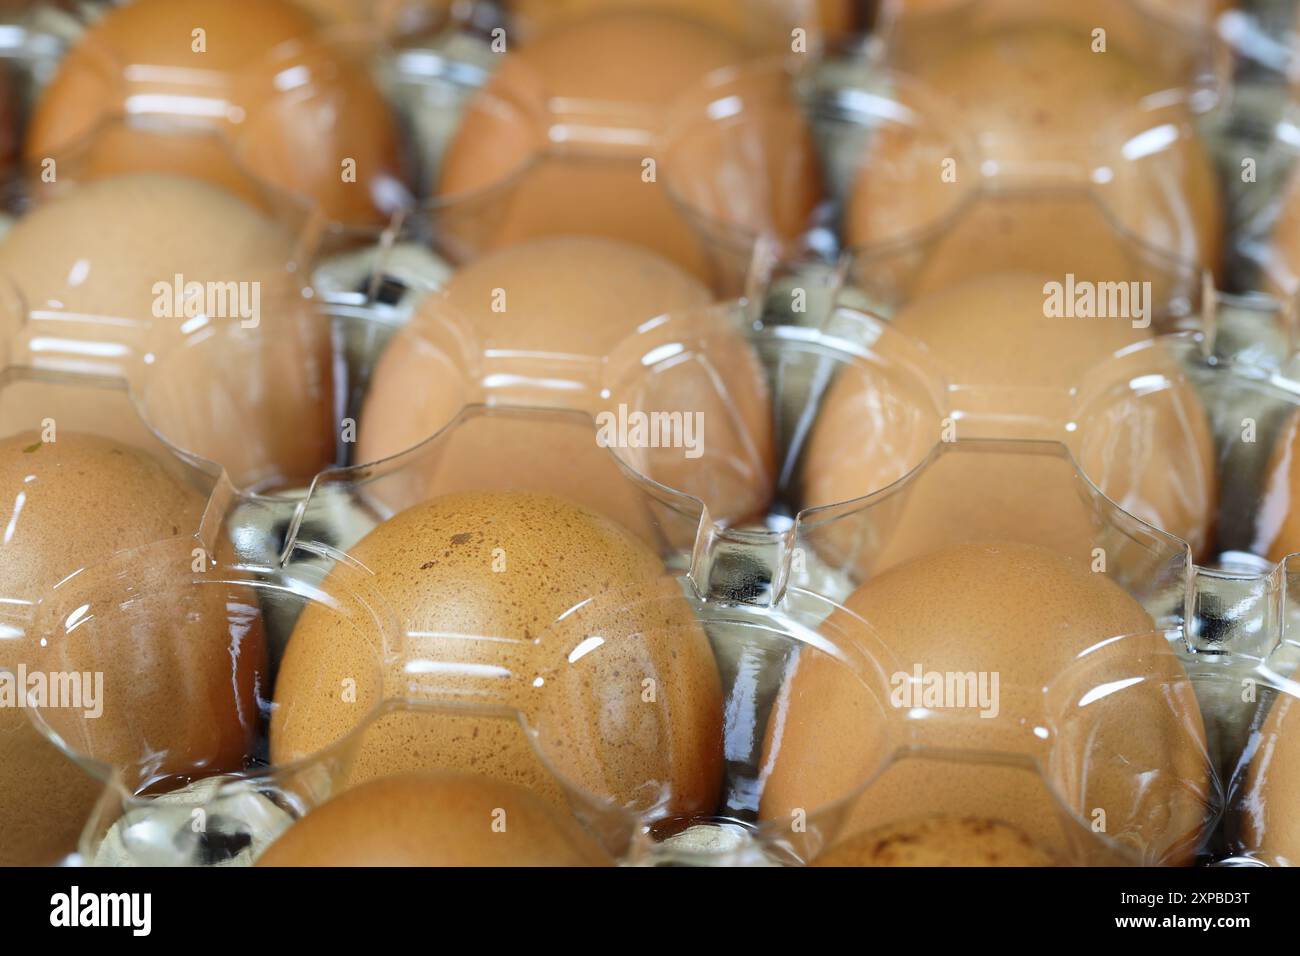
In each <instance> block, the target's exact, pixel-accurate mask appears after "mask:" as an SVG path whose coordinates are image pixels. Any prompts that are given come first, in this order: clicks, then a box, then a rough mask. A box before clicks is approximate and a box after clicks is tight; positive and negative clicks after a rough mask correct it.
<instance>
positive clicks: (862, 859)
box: [812, 815, 1057, 866]
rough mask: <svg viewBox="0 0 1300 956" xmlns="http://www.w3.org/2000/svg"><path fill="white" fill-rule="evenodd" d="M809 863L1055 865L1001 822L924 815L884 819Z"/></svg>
mask: <svg viewBox="0 0 1300 956" xmlns="http://www.w3.org/2000/svg"><path fill="white" fill-rule="evenodd" d="M812 865H813V866H1056V865H1057V863H1056V861H1055V859H1054V858H1053V857H1052V855H1051V854H1050V853H1047V852H1046V851H1044V850H1043V849H1042V848H1041V847H1038V846H1036V845H1035V844H1034V842H1033V841H1032V840H1031V839H1029V837H1027V836H1025V834H1024V832H1023V831H1021V830H1020V829H1019V828H1017V827H1013V826H1011V825H1010V824H1009V823H1003V822H1002V821H1001V820H987V819H982V818H979V817H951V816H941V815H935V816H929V817H914V818H910V819H907V820H901V821H899V822H897V823H888V824H885V825H884V826H881V827H877V828H876V829H874V830H870V831H868V832H866V833H860V834H858V835H856V836H854V837H850V838H849V839H847V840H845V841H843V842H842V843H838V844H836V845H835V846H834V847H832V848H831V849H830V850H827V851H826V852H825V853H821V854H819V855H818V856H817V858H816V859H815V860H814V861H813V864H812Z"/></svg>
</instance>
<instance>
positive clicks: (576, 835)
mask: <svg viewBox="0 0 1300 956" xmlns="http://www.w3.org/2000/svg"><path fill="white" fill-rule="evenodd" d="M257 865H258V866H609V865H611V864H610V860H609V858H608V857H607V856H606V855H605V853H604V851H603V850H601V848H600V847H599V846H598V845H597V844H596V843H595V842H594V841H593V840H592V839H591V837H590V836H588V835H587V834H586V832H584V831H583V830H582V829H581V828H580V827H579V826H578V825H577V824H576V823H575V822H574V821H573V820H572V819H571V818H569V817H566V816H561V815H560V814H557V813H555V812H554V811H553V810H552V808H550V807H548V806H547V805H546V804H545V803H543V802H542V801H541V800H539V799H537V797H536V796H534V795H533V794H531V793H529V792H528V791H527V790H525V789H523V788H522V787H516V786H513V785H512V784H508V783H502V782H501V781H497V780H489V779H487V778H484V777H477V776H472V775H469V774H454V773H441V774H434V773H406V774H399V775H396V776H392V777H384V778H382V779H380V780H372V781H370V782H369V783H365V784H362V785H361V786H358V787H354V788H352V789H351V790H348V791H346V792H344V793H342V794H340V795H338V796H336V797H334V798H333V799H332V800H330V801H328V802H327V803H325V804H323V805H321V806H320V807H317V808H316V809H315V810H313V811H312V812H311V813H309V814H308V815H307V816H306V817H304V818H303V819H302V820H300V821H298V822H297V823H295V824H294V825H293V826H292V827H290V828H289V829H288V830H287V831H286V832H285V833H284V835H282V836H281V837H280V838H279V839H278V840H277V841H276V842H275V843H273V844H272V845H271V846H270V847H269V848H268V849H267V851H266V853H264V854H263V855H262V857H261V858H260V859H259V860H258V861H257Z"/></svg>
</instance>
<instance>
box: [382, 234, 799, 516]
mask: <svg viewBox="0 0 1300 956" xmlns="http://www.w3.org/2000/svg"><path fill="white" fill-rule="evenodd" d="M709 300H710V297H709V293H708V291H707V290H706V289H705V288H704V286H703V285H701V284H700V282H699V281H698V280H696V279H695V278H693V277H692V276H691V275H689V274H688V273H686V272H684V271H683V270H682V269H680V268H679V267H678V266H676V265H675V264H673V263H672V262H670V261H669V260H667V259H664V258H662V257H660V256H657V255H655V254H654V253H652V252H650V251H648V250H645V249H642V248H639V247H637V246H632V245H628V244H626V243H621V242H615V241H611V240H608V239H599V238H592V237H578V236H561V237H551V238H544V239H537V240H533V241H530V242H526V243H522V244H520V245H517V246H512V247H510V248H507V249H504V250H501V251H499V252H496V253H493V254H490V255H487V256H484V257H482V258H480V259H478V260H476V261H475V262H473V263H471V264H469V265H467V266H465V267H463V268H461V269H459V270H457V272H456V273H455V274H454V275H453V276H452V277H451V279H450V280H449V281H448V283H447V286H446V288H445V297H439V296H429V297H428V298H426V299H425V301H424V302H423V304H422V305H421V307H420V310H419V311H418V312H417V314H416V317H415V318H414V320H413V321H412V323H411V324H410V325H409V326H407V327H406V328H405V329H403V330H401V331H399V332H398V333H397V334H396V335H395V336H394V338H393V340H392V342H391V343H390V344H389V346H388V348H387V349H385V351H384V353H383V355H382V356H381V358H380V360H379V364H378V366H377V368H376V370H375V373H374V378H373V384H372V385H371V388H370V392H369V394H368V395H367V399H366V403H365V406H364V408H363V411H362V416H361V427H360V429H359V433H360V434H359V441H358V444H357V458H358V460H360V461H375V460H378V459H380V458H385V457H387V456H389V455H393V454H397V453H398V452H401V451H403V450H405V449H407V448H411V447H413V446H414V445H416V444H417V443H418V442H420V441H422V440H423V439H425V438H427V437H428V436H430V435H432V434H433V433H434V432H435V431H437V430H438V429H439V428H440V427H442V426H443V425H444V424H446V423H447V422H449V421H450V420H451V419H452V418H453V417H454V416H455V415H456V413H457V412H459V411H460V409H461V407H462V406H463V405H465V404H467V403H468V402H470V401H472V400H473V398H472V396H473V394H474V392H473V391H471V386H470V384H469V383H467V382H466V380H465V374H466V372H467V371H468V370H467V369H463V368H462V369H459V370H458V368H457V366H459V365H461V364H463V363H465V362H477V358H476V357H474V356H466V357H464V358H461V357H458V356H455V355H449V354H447V352H448V350H449V349H450V348H451V346H447V347H445V348H443V347H441V346H440V345H439V344H438V343H440V342H441V341H443V340H445V339H446V332H445V331H444V330H443V329H440V328H438V326H439V324H444V325H445V324H446V323H449V322H450V323H453V324H456V323H459V322H462V321H463V322H464V323H465V324H466V326H467V327H468V329H469V332H470V338H471V339H472V343H471V345H470V346H469V347H470V348H471V349H474V350H477V351H479V352H480V353H482V354H484V355H486V353H489V352H491V353H495V354H499V355H506V356H512V357H513V358H510V359H508V360H507V361H509V362H511V363H513V364H510V365H508V366H505V365H503V366H502V367H501V368H500V370H499V371H500V372H501V374H500V375H499V376H498V377H501V378H507V377H512V376H523V377H525V378H526V379H527V380H528V381H526V382H522V383H519V382H516V384H513V385H511V386H506V387H501V388H496V389H493V390H492V391H491V392H489V393H488V395H487V396H486V398H487V400H488V401H489V402H492V403H494V404H497V403H499V404H509V405H518V406H525V407H537V408H566V409H576V410H580V411H586V412H589V413H590V414H592V415H598V414H599V413H600V412H601V411H602V410H606V409H612V410H614V411H617V408H618V406H619V405H620V404H624V405H627V406H628V407H629V409H633V410H636V409H641V410H645V411H665V412H681V413H686V414H695V413H698V415H699V416H700V417H702V419H703V422H704V426H705V435H704V443H703V448H702V449H701V451H702V452H703V453H702V454H701V456H700V457H699V458H696V459H690V458H687V457H686V454H685V451H686V450H685V449H620V454H622V455H623V457H624V458H625V460H628V461H629V463H631V464H633V466H634V467H639V468H640V469H641V470H643V471H645V472H646V473H647V474H648V475H649V476H650V477H652V478H654V479H655V480H657V481H659V482H661V483H663V484H665V485H667V486H669V487H670V488H673V489H675V490H679V491H684V492H687V493H693V494H696V495H698V496H699V497H702V498H704V499H705V500H706V503H707V504H709V505H710V507H711V508H712V509H713V512H714V514H716V515H717V516H718V517H720V518H723V519H724V520H726V519H736V518H740V517H745V516H748V515H749V514H752V513H754V512H756V511H759V510H761V509H762V508H763V507H764V506H765V505H766V503H767V500H768V497H769V495H770V490H771V486H772V481H773V479H772V471H773V467H774V466H773V456H774V451H773V437H772V416H771V410H770V404H769V400H768V394H767V387H766V381H765V378H764V375H763V371H762V369H761V368H760V367H759V365H758V360H757V357H756V356H755V355H754V353H753V350H752V349H751V348H750V346H749V344H748V343H747V342H746V341H745V340H744V338H743V336H742V335H741V334H740V332H739V330H738V329H732V328H722V329H721V330H720V331H713V328H714V327H710V329H709V330H708V331H707V339H706V343H705V345H706V348H707V355H703V356H701V358H700V359H699V360H698V361H692V362H682V361H680V358H679V359H678V361H677V362H676V364H673V365H672V367H671V368H664V369H663V370H658V369H656V370H654V371H651V372H650V373H648V374H647V373H645V372H644V371H643V370H642V368H641V365H640V363H639V362H638V363H637V367H636V368H635V369H632V370H631V372H632V376H631V378H630V379H628V380H627V385H626V387H624V388H615V389H614V393H613V394H611V395H610V396H601V395H599V394H597V393H596V387H595V383H596V382H597V381H598V380H599V379H600V377H601V376H602V375H603V374H605V373H606V370H607V368H608V366H607V365H606V364H605V363H606V359H607V357H609V356H612V355H614V353H615V352H617V351H619V350H620V348H632V349H634V350H635V351H636V353H637V355H638V356H643V355H649V354H651V353H652V352H653V351H654V350H655V348H656V346H658V345H663V346H668V345H669V344H671V343H673V342H674V341H675V338H674V333H675V331H676V329H677V327H676V326H664V325H662V324H661V325H660V326H659V327H657V328H656V327H655V326H653V325H652V323H651V321H650V320H652V319H654V318H655V317H657V316H661V315H663V314H665V313H670V312H678V313H681V314H688V313H690V312H691V310H698V309H702V307H704V306H705V305H706V304H707V303H708V302H709ZM499 304H500V305H504V309H500V310H499V309H498V308H497V306H498V305H499ZM684 331H686V330H684ZM625 342H627V343H629V344H628V345H626V346H624V345H623V343H625ZM525 355H530V356H532V358H528V359H523V358H522V356H525ZM488 361H489V362H490V361H492V360H490V359H489V360H488ZM619 367H620V368H622V366H619ZM458 371H459V373H460V374H457V372H458ZM494 371H497V369H495V368H493V367H484V371H483V374H484V376H485V377H488V376H491V375H492V374H493V372H494ZM620 375H621V372H620ZM559 381H567V382H569V383H570V387H566V388H560V387H558V386H557V385H556V384H555V383H556V382H559ZM505 430H509V431H510V432H511V442H509V443H507V442H504V441H502V440H499V439H498V438H497V437H496V435H499V434H501V433H502V432H504V431H505ZM492 432H493V433H494V435H493V437H492V438H491V440H489V441H486V442H484V443H480V442H479V441H477V440H476V437H477V434H479V433H477V432H476V433H474V434H470V433H469V432H466V433H464V434H453V435H450V436H448V437H447V439H446V440H447V442H448V443H449V447H448V449H447V450H446V451H445V452H444V453H443V454H442V455H441V461H442V465H441V467H440V469H439V472H438V477H437V485H438V487H439V488H440V489H441V490H444V491H446V490H453V489H454V490H469V489H472V488H473V487H474V486H475V485H474V482H475V481H485V480H490V476H491V474H493V473H500V472H501V469H502V467H503V466H506V460H507V459H508V458H509V457H510V456H514V457H515V458H516V460H526V461H529V462H530V475H531V476H532V477H533V478H534V479H535V481H534V484H533V486H532V487H533V488H534V489H535V490H546V491H553V492H555V493H557V494H565V495H568V496H569V497H572V498H574V499H575V500H577V501H579V502H580V503H582V504H585V505H587V506H589V507H593V508H595V509H596V510H597V511H600V512H601V513H603V514H607V515H610V516H612V517H614V518H615V519H616V520H619V521H620V522H621V523H623V524H625V525H626V526H628V527H629V528H631V529H633V530H637V529H638V528H639V527H640V526H641V525H642V524H643V519H641V518H638V517H636V515H637V512H638V504H637V502H636V501H635V500H633V501H628V500H627V496H626V495H623V494H619V489H620V486H622V485H625V484H626V482H625V481H623V480H621V479H619V478H617V477H614V478H612V479H611V475H610V474H609V469H607V468H598V469H592V470H584V469H581V468H576V467H574V466H573V463H574V461H575V457H574V456H575V455H583V451H582V449H580V448H579V449H575V448H573V447H572V443H573V442H574V441H576V442H577V443H578V444H579V445H581V444H582V442H584V441H592V442H594V441H595V438H596V436H595V435H594V433H593V434H592V435H590V436H587V437H586V438H584V437H583V436H581V435H576V434H574V433H573V432H572V431H570V430H567V429H566V430H563V431H562V432H561V431H559V430H550V431H544V432H543V431H536V430H532V429H528V428H511V427H510V426H509V425H507V424H506V423H499V424H496V425H494V426H493V427H492ZM520 443H522V444H520ZM590 457H591V456H590V453H589V452H588V453H586V454H585V455H584V458H586V459H589V458H590ZM510 470H511V469H509V468H508V466H506V471H507V472H508V471H510ZM552 472H553V473H554V474H555V480H554V481H546V482H542V481H541V479H542V477H543V475H545V474H549V473H552ZM611 496H614V497H616V498H617V499H618V500H620V501H622V502H623V503H622V504H620V505H618V506H617V507H616V508H612V507H611V506H613V504H614V502H613V501H612V500H611Z"/></svg>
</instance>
